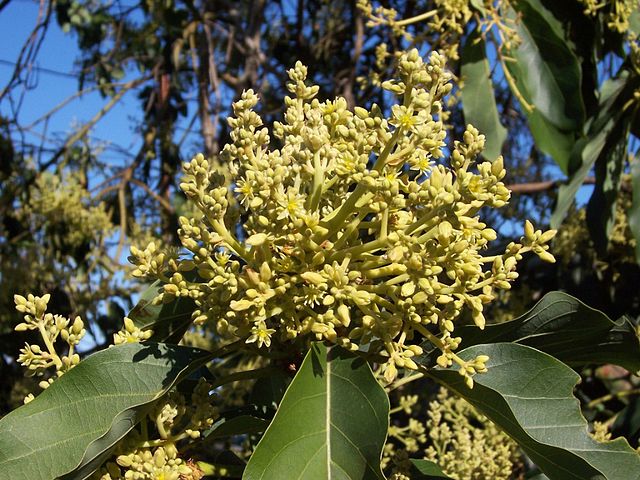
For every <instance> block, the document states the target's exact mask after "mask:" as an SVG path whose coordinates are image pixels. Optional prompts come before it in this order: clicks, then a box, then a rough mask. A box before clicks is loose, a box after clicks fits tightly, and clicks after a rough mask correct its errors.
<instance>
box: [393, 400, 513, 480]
mask: <svg viewBox="0 0 640 480" xmlns="http://www.w3.org/2000/svg"><path fill="white" fill-rule="evenodd" d="M420 400H421V399H420ZM420 404H421V402H420V401H419V397H418V396H417V395H403V396H401V397H400V398H399V405H398V406H397V407H395V408H394V409H392V410H391V412H390V413H391V415H392V417H391V425H390V426H389V440H388V442H387V444H386V445H385V448H384V455H383V458H382V466H383V468H384V469H385V471H387V472H389V474H390V478H391V479H392V480H408V479H409V477H408V476H407V475H408V474H409V473H410V471H411V465H412V463H411V460H410V458H419V457H423V458H425V459H427V460H431V461H433V462H435V463H437V464H438V465H440V466H441V467H442V469H443V471H444V472H445V473H446V474H447V475H448V476H449V477H451V478H454V479H458V478H460V479H465V480H467V479H469V480H473V479H478V480H484V479H487V478H491V479H495V480H507V479H509V478H514V477H513V476H512V474H513V472H514V468H515V466H516V465H517V464H518V463H519V458H518V448H517V444H516V443H515V442H514V441H513V440H511V439H510V438H509V437H508V436H507V435H505V434H504V433H502V432H501V431H500V430H498V429H497V427H496V426H495V425H494V424H493V423H492V422H490V421H489V420H488V419H487V418H485V417H484V416H483V415H480V414H479V413H478V412H477V411H476V410H475V409H474V408H473V407H472V406H471V405H470V404H468V403H467V402H466V401H464V400H463V399H461V398H457V397H453V396H450V395H449V394H448V393H447V390H445V389H441V390H440V391H439V392H438V394H437V397H436V398H435V399H434V400H433V401H431V402H429V409H428V411H427V420H426V422H424V421H418V420H416V419H415V418H412V415H413V416H415V415H416V413H418V412H416V410H417V408H416V405H420ZM403 413H404V414H405V415H406V416H408V417H409V418H408V421H407V422H406V424H405V423H404V422H402V420H401V419H399V418H395V417H396V416H397V415H401V414H403Z"/></svg>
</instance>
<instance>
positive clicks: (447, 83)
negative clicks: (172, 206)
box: [130, 49, 553, 386]
mask: <svg viewBox="0 0 640 480" xmlns="http://www.w3.org/2000/svg"><path fill="white" fill-rule="evenodd" d="M306 74H307V69H306V67H304V66H303V65H302V64H300V63H299V62H298V63H297V64H296V66H295V68H293V69H291V70H290V71H289V78H290V79H291V81H290V82H289V83H288V89H289V91H290V92H291V93H292V94H294V96H293V97H286V99H285V103H286V106H287V109H286V112H285V115H284V122H283V123H278V122H276V123H275V124H274V131H273V135H274V136H275V137H276V139H277V140H278V141H279V143H280V145H281V146H280V148H279V149H278V148H273V146H272V145H273V143H274V142H272V139H271V137H270V134H269V132H268V131H267V129H266V128H264V127H263V125H262V121H261V119H260V116H259V115H258V114H257V113H256V112H255V111H254V110H253V108H254V106H255V105H256V104H257V102H258V97H257V96H256V95H255V94H254V93H253V91H251V90H249V91H246V92H244V93H243V95H242V98H241V99H240V100H239V101H238V102H236V103H235V104H234V106H233V107H234V114H235V118H232V119H230V120H229V125H230V126H231V128H232V130H231V139H232V142H231V143H230V144H228V145H226V146H225V147H224V149H223V152H222V156H223V159H224V160H226V161H227V162H229V164H230V165H231V166H230V170H231V175H232V178H231V182H230V183H229V184H228V183H227V182H225V180H224V177H223V176H222V175H219V174H217V173H215V172H213V171H212V168H211V164H210V162H209V161H208V160H207V159H205V158H204V157H203V156H202V155H197V156H196V157H195V158H194V159H193V160H192V161H191V162H189V163H187V164H186V165H185V166H184V172H185V176H184V179H183V182H182V183H181V188H182V190H183V191H184V192H185V194H186V195H187V197H188V199H189V200H190V201H191V202H193V204H194V205H195V206H196V207H197V209H198V210H199V211H200V214H199V215H196V216H194V217H192V218H185V217H182V218H180V229H179V232H178V233H179V237H180V239H181V242H182V246H183V251H182V254H181V257H178V256H176V255H175V254H172V253H166V252H161V251H159V250H157V249H156V248H155V245H154V247H153V248H147V249H146V250H144V251H141V250H134V251H132V255H131V257H130V260H131V261H132V262H133V263H134V264H135V265H136V272H137V273H138V274H139V275H147V276H151V277H153V278H158V279H161V280H163V281H164V282H165V285H164V288H163V290H162V291H161V293H160V294H159V296H158V297H157V298H156V299H155V301H156V302H158V303H159V302H171V301H173V300H174V299H175V298H177V297H190V298H192V299H193V300H194V301H195V303H196V306H197V308H196V311H195V312H194V314H193V320H194V321H195V322H196V324H202V323H205V322H209V324H210V325H213V326H215V328H216V329H217V331H218V333H219V334H220V335H223V336H227V337H228V338H241V339H245V340H246V341H247V342H249V343H253V344H255V345H256V346H257V347H259V348H268V347H270V346H271V345H272V344H273V342H274V340H277V341H278V342H288V341H295V340H297V339H302V340H303V341H308V340H310V339H315V340H324V341H327V342H329V343H332V344H336V345H340V346H342V347H344V348H347V349H350V350H358V349H360V350H362V351H366V352H368V353H369V354H372V355H377V358H379V359H380V361H381V363H382V371H383V374H384V378H385V379H386V381H387V382H391V381H393V380H394V378H395V377H396V375H397V372H398V368H408V369H416V368H418V366H417V364H416V363H415V360H414V358H415V357H416V356H417V355H420V354H421V353H422V348H421V347H420V344H421V343H422V342H423V341H424V340H425V339H426V340H429V341H430V342H431V343H433V344H434V345H435V346H436V347H437V348H439V349H440V350H441V351H442V355H441V357H440V358H439V359H438V363H439V364H440V365H442V366H443V367H448V366H449V365H451V364H452V363H456V364H457V365H458V366H459V367H460V368H459V372H460V374H461V375H463V376H464V377H465V379H466V381H467V384H468V385H470V386H471V385H472V384H473V381H472V376H473V374H475V373H477V372H482V371H484V369H485V367H484V364H485V362H486V360H487V357H486V356H483V355H481V356H479V357H478V358H476V359H473V360H470V361H464V360H462V359H461V358H459V357H458V356H457V355H456V354H455V353H454V351H455V349H456V348H457V347H458V345H459V344H460V341H461V339H460V338H459V337H456V336H455V335H454V330H455V324H456V321H457V320H458V319H459V317H460V316H461V314H462V313H463V312H464V311H465V310H469V311H470V312H471V315H472V318H473V320H474V321H475V323H476V325H478V326H479V327H480V328H483V327H484V323H485V320H484V316H483V313H482V312H483V306H484V305H486V304H488V303H489V302H491V301H492V300H494V299H495V298H496V294H497V291H499V290H503V289H508V288H510V282H511V281H513V280H514V279H515V278H516V277H517V273H516V272H515V267H516V264H517V262H518V260H520V258H521V257H522V254H523V253H525V252H527V251H533V252H535V253H538V254H539V255H540V256H541V257H542V258H543V259H544V260H553V257H551V255H550V254H549V253H548V251H547V247H546V243H547V242H548V241H549V239H550V238H551V237H552V236H553V232H547V233H545V234H542V233H537V232H534V233H533V235H530V234H529V233H526V234H525V237H524V238H523V240H521V242H522V243H512V244H510V245H509V247H508V248H507V250H506V252H505V253H504V254H503V255H498V256H495V257H494V256H491V257H487V256H483V254H482V252H483V251H484V250H486V248H487V246H488V244H489V242H490V241H492V240H494V239H495V238H496V236H497V235H496V232H495V231H494V230H492V229H491V228H489V227H488V226H487V225H486V224H485V223H483V222H481V221H480V217H479V213H480V211H481V210H482V209H483V208H500V207H502V206H504V205H505V204H506V203H507V201H508V200H509V195H510V192H509V191H508V189H507V188H506V187H505V185H504V183H503V182H502V179H503V178H504V176H505V174H506V172H505V170H504V167H503V160H502V158H501V157H500V158H498V159H497V160H495V161H493V162H481V163H476V160H477V158H478V156H479V155H480V154H481V152H482V150H483V147H484V136H483V135H481V134H480V133H479V132H478V131H477V130H476V129H475V128H473V127H472V126H468V127H467V129H466V131H465V133H464V136H463V139H462V141H455V142H454V143H453V148H452V150H451V153H450V156H449V157H450V158H449V159H448V161H447V160H445V151H444V147H445V140H446V132H447V127H446V125H445V124H444V121H443V104H444V103H445V97H446V96H447V95H448V94H449V93H450V92H451V89H452V84H451V74H450V73H449V72H448V71H447V70H446V68H445V59H444V57H443V56H442V55H440V54H438V53H435V52H434V53H432V54H431V56H430V58H429V61H428V62H424V61H423V59H422V58H421V57H420V55H419V53H418V51H417V50H415V49H414V50H412V51H410V52H407V53H404V54H403V55H402V56H401V57H400V58H399V59H398V66H397V78H394V79H392V80H388V81H385V82H383V83H382V87H383V88H384V89H386V90H388V91H389V92H390V93H391V94H393V95H395V96H396V97H398V98H399V101H398V104H397V105H395V106H393V107H392V108H391V112H392V113H391V116H390V117H386V116H385V115H384V114H383V112H382V110H381V108H380V107H379V106H377V105H375V104H374V105H372V106H371V108H370V109H365V108H360V107H356V108H355V110H354V111H350V110H348V109H347V102H346V101H345V99H344V98H336V99H335V100H332V101H331V100H328V101H324V102H321V101H319V100H318V99H316V98H315V97H316V94H317V92H318V88H317V87H314V86H307V85H306V84H305V79H306ZM528 231H529V227H527V232H528ZM185 272H190V274H189V275H185Z"/></svg>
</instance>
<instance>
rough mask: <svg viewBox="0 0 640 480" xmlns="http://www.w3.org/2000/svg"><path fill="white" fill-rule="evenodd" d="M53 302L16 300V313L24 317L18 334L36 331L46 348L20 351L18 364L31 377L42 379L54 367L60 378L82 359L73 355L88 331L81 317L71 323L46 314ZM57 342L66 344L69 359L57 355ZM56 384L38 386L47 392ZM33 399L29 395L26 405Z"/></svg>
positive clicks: (18, 297) (48, 381)
mask: <svg viewBox="0 0 640 480" xmlns="http://www.w3.org/2000/svg"><path fill="white" fill-rule="evenodd" d="M50 298H51V296H50V295H49V294H46V295H43V296H42V297H35V296H33V295H31V294H29V295H28V296H27V298H25V297H23V296H22V295H15V296H14V301H15V303H16V310H17V311H18V312H20V313H24V314H25V315H24V322H22V323H19V324H18V325H17V326H16V327H15V329H16V331H18V332H24V331H27V330H37V331H38V333H39V334H40V336H41V337H42V341H43V343H44V348H42V347H41V346H40V345H37V344H34V345H30V344H28V343H27V344H25V346H24V348H22V349H21V350H20V356H19V357H18V361H19V362H20V364H21V365H22V366H24V367H26V368H27V369H28V371H29V373H30V374H31V375H38V376H42V375H43V374H44V373H45V372H46V371H47V370H48V369H50V368H52V367H53V368H54V369H55V373H56V375H57V377H60V376H62V375H63V374H64V373H65V372H67V371H69V370H70V369H71V368H73V367H74V366H76V365H77V364H78V363H80V356H79V355H78V354H77V353H75V352H74V349H75V347H76V345H78V343H80V340H81V339H82V337H83V336H84V334H85V333H86V330H85V328H84V322H83V321H82V320H81V319H80V317H76V318H75V320H73V322H72V321H71V320H69V319H68V318H65V317H63V316H61V315H53V314H51V313H47V304H48V303H49V299H50ZM58 338H60V339H62V341H63V342H65V343H66V344H67V349H66V350H67V351H66V355H60V354H59V353H58V352H57V351H56V346H55V343H56V341H57V340H58ZM53 380H54V379H53V378H48V379H46V380H42V381H41V382H40V383H39V386H40V388H42V389H45V388H47V387H48V386H49V385H50V384H51V383H52V382H53ZM32 399H33V394H29V395H27V397H26V398H25V403H27V402H29V401H31V400H32Z"/></svg>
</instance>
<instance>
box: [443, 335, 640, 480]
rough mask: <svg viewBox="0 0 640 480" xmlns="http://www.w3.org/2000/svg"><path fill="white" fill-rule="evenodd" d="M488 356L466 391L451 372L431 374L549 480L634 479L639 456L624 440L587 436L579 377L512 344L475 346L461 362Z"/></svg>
mask: <svg viewBox="0 0 640 480" xmlns="http://www.w3.org/2000/svg"><path fill="white" fill-rule="evenodd" d="M479 354H485V355H488V356H489V358H490V360H489V362H488V363H487V367H488V369H489V370H488V372H487V373H484V374H479V375H476V376H475V377H474V380H475V385H474V387H473V388H472V389H469V388H468V387H467V386H466V385H465V383H464V379H463V378H462V377H461V376H460V375H459V374H458V373H457V372H456V371H454V370H452V369H447V370H441V369H438V370H433V371H432V372H431V375H432V376H433V377H434V378H435V379H436V380H437V381H439V382H440V383H442V384H444V385H445V386H446V387H447V388H449V389H451V390H453V391H454V392H456V393H457V394H458V395H460V396H461V397H463V398H464V399H466V400H467V401H468V402H469V403H471V404H472V405H473V406H474V407H476V408H477V409H478V410H479V411H481V412H482V413H483V414H484V415H485V416H487V417H488V418H489V419H491V420H492V421H493V422H494V423H495V424H496V425H498V426H499V427H500V428H501V429H502V430H503V431H504V432H505V433H507V434H508V435H509V436H510V437H512V438H513V439H514V440H515V441H516V442H518V444H519V445H520V447H521V448H522V450H523V451H524V452H525V453H526V454H527V455H528V456H529V458H531V460H532V461H533V462H535V464H536V465H537V466H538V467H540V469H541V470H542V471H543V472H544V473H545V474H546V475H547V476H548V477H549V478H551V479H553V480H596V479H597V480H638V479H639V478H640V455H638V453H637V452H636V451H635V450H633V449H632V448H631V447H630V446H629V444H628V443H627V441H626V440H625V439H622V438H619V439H616V440H614V441H611V442H607V443H598V442H597V441H595V440H594V439H593V438H592V437H591V436H590V435H589V434H588V430H587V422H586V420H585V419H584V417H583V416H582V413H581V412H580V407H579V402H578V400H577V399H576V398H575V397H574V396H573V389H574V387H575V386H576V384H577V383H578V382H579V380H580V377H579V376H578V375H577V374H576V373H575V372H574V371H573V370H572V369H571V368H569V367H567V366H566V365H565V364H563V363H562V362H560V361H559V360H557V359H555V358H553V357H552V356H550V355H547V354H546V353H543V352H541V351H539V350H536V349H534V348H531V347H528V346H524V345H518V344H513V343H494V344H484V345H476V346H473V347H470V348H467V349H465V350H464V351H462V352H460V354H459V355H460V357H462V358H463V359H465V360H470V359H473V358H475V357H476V356H477V355H479Z"/></svg>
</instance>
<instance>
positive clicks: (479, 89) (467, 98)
mask: <svg viewBox="0 0 640 480" xmlns="http://www.w3.org/2000/svg"><path fill="white" fill-rule="evenodd" d="M461 62H462V67H461V72H462V80H463V87H462V110H463V111H464V120H465V122H466V123H470V124H472V125H473V126H474V127H476V128H477V129H478V130H479V131H480V133H482V134H483V135H484V136H485V137H486V143H485V149H484V152H483V154H484V156H485V157H486V158H487V159H488V160H491V161H493V160H495V159H496V158H497V157H498V155H500V152H501V151H502V144H503V143H504V141H505V139H506V138H507V129H506V128H504V127H503V126H502V124H501V123H500V116H499V115H498V108H497V107H496V99H495V97H494V93H493V92H494V89H493V84H492V82H491V69H490V68H489V60H487V56H486V53H485V43H484V40H483V39H482V37H481V36H480V34H479V32H478V31H477V30H474V31H473V32H472V33H471V34H470V35H469V36H468V37H467V39H466V40H465V44H464V46H463V48H462V55H461Z"/></svg>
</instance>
